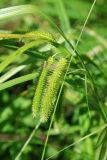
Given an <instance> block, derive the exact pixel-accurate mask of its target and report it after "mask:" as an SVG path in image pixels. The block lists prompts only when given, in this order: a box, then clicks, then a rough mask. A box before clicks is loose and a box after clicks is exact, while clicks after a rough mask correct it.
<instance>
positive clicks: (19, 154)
mask: <svg viewBox="0 0 107 160" xmlns="http://www.w3.org/2000/svg"><path fill="white" fill-rule="evenodd" d="M40 124H41V121H39V123H38V124H37V125H36V126H35V128H34V129H33V131H32V132H31V134H30V136H29V138H28V139H27V141H26V142H25V144H24V146H23V147H22V148H21V150H20V152H19V153H18V155H17V156H16V158H15V160H19V158H20V156H21V155H22V153H23V151H24V150H25V148H26V147H27V145H28V144H29V142H30V141H31V139H32V137H33V136H34V134H35V131H36V130H37V129H38V127H39V126H40Z"/></svg>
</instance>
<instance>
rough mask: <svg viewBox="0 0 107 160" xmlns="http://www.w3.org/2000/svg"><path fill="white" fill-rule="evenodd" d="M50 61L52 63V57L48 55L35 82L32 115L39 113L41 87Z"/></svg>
mask: <svg viewBox="0 0 107 160" xmlns="http://www.w3.org/2000/svg"><path fill="white" fill-rule="evenodd" d="M52 63H53V58H52V57H50V58H49V59H48V61H47V62H45V64H44V67H43V69H42V72H41V75H40V77H39V80H38V84H37V87H36V91H35V94H34V98H33V103H32V115H33V117H36V116H38V115H39V109H40V105H41V98H42V93H43V88H44V85H45V82H46V79H47V75H48V72H49V68H50V67H51V65H52Z"/></svg>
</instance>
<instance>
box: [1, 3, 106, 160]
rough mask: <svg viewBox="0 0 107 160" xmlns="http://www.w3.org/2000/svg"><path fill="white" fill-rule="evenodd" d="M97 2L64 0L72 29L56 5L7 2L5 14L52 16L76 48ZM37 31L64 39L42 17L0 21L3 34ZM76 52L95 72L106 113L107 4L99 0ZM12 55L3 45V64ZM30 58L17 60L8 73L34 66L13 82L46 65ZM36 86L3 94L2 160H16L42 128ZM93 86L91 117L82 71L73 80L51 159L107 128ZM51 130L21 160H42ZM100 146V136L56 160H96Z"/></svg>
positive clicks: (53, 139) (50, 145)
mask: <svg viewBox="0 0 107 160" xmlns="http://www.w3.org/2000/svg"><path fill="white" fill-rule="evenodd" d="M92 2H93V1H92V0H63V4H64V7H65V11H66V16H67V19H68V22H69V23H68V24H64V22H63V18H62V17H63V13H61V10H60V9H59V3H57V0H10V1H9V0H3V1H0V9H1V8H6V7H10V6H15V5H23V4H34V5H36V6H37V7H38V8H40V9H41V10H43V11H44V12H45V13H46V14H47V15H49V16H51V17H52V19H53V21H54V22H55V23H56V24H57V25H58V26H59V27H61V28H62V30H63V31H64V32H65V33H66V35H67V36H68V37H69V40H70V41H71V42H72V43H73V44H75V43H76V41H77V38H78V35H79V33H80V31H81V28H82V26H83V23H84V21H85V19H86V17H87V14H88V12H89V9H90V7H91V5H92ZM34 30H42V31H49V32H52V33H53V34H55V35H56V37H57V36H59V35H58V33H57V32H56V31H55V30H54V28H53V27H52V26H51V24H49V22H48V21H47V20H46V19H43V18H42V17H41V16H40V15H38V14H37V15H36V16H32V15H26V16H22V17H16V18H13V19H11V20H10V19H9V20H5V21H0V31H1V32H2V31H5V32H8V31H12V32H13V33H14V32H15V33H23V32H29V31H34ZM59 37H60V36H59ZM0 41H1V40H0ZM5 43H8V41H6V42H5V41H4V44H5ZM9 43H13V41H9ZM21 43H22V42H21ZM16 44H17V45H20V40H19V41H15V42H14V45H16ZM0 45H1V43H0ZM77 50H78V52H79V53H80V54H81V55H82V57H83V58H84V61H85V63H86V65H87V67H88V68H89V69H90V70H91V72H92V74H93V76H94V79H95V82H96V86H97V89H98V92H99V97H100V99H99V101H100V102H101V104H102V106H103V107H104V108H105V110H107V76H106V73H107V1H106V0H97V2H96V4H95V7H94V10H93V12H92V14H91V16H90V18H89V20H88V24H87V27H86V29H85V31H84V33H83V35H82V38H81V41H80V43H79V45H78V47H77ZM11 52H12V49H7V48H6V47H4V46H3V45H1V46H0V62H2V61H3V60H4V59H5V58H6V56H7V54H10V53H11ZM28 59H29V57H28V56H26V55H23V58H22V59H21V58H19V59H17V60H16V61H15V62H14V63H13V64H12V65H11V66H9V67H8V68H7V69H6V70H5V71H9V70H10V69H12V68H13V67H15V66H19V65H26V64H29V65H27V67H25V68H24V69H22V70H21V71H20V72H18V73H17V74H16V75H14V76H13V77H12V78H10V79H13V78H16V77H19V76H22V75H25V74H28V73H31V72H32V71H37V72H39V71H40V69H39V67H38V66H40V64H42V63H43V60H41V58H34V57H33V58H32V57H30V62H28ZM72 67H73V69H77V68H76V66H75V64H73V65H72ZM73 69H72V71H73ZM35 82H36V80H31V81H28V82H25V83H22V84H19V85H16V86H13V87H10V88H7V89H5V90H2V91H0V159H2V160H13V159H14V158H15V156H16V155H17V153H18V152H19V150H20V149H21V147H22V146H23V144H24V142H25V141H26V139H27V138H28V136H29V134H30V133H31V131H32V130H33V128H34V126H35V124H36V123H37V122H36V120H34V119H33V118H32V115H31V105H32V98H33V94H34V88H35ZM90 86H91V85H90V84H88V86H87V87H88V102H89V109H90V112H88V107H87V102H86V93H85V92H86V91H85V84H84V74H83V73H82V72H79V71H78V70H77V72H74V73H73V74H72V75H71V77H70V79H68V83H67V84H66V92H65V96H64V103H63V113H61V114H62V116H61V120H60V123H59V122H57V123H56V122H54V124H53V127H52V129H51V135H50V139H49V142H48V145H47V150H46V157H49V156H51V155H52V154H54V153H56V152H57V151H58V150H59V149H61V148H63V147H64V146H67V145H69V144H70V143H73V142H75V141H76V140H78V139H79V138H81V137H82V136H84V135H86V134H88V133H90V132H92V131H94V130H95V129H97V128H98V127H99V126H100V125H102V124H103V121H102V119H101V117H100V115H99V114H98V112H97V110H96V108H97V100H96V98H95V95H94V93H93V90H92V89H91V87H90ZM89 113H90V115H91V117H90V116H89ZM48 127H49V122H48V123H46V124H42V125H41V126H40V128H39V129H38V130H37V132H36V133H35V136H34V137H33V139H32V140H31V142H30V143H29V145H28V146H27V148H26V149H25V151H24V153H23V154H22V156H21V160H39V159H40V158H41V154H42V150H43V146H44V142H45V138H46V134H47V131H48ZM96 141H97V135H95V136H92V137H90V138H87V139H86V140H85V141H83V142H81V143H79V144H78V145H75V146H74V147H72V148H70V149H67V150H65V151H63V152H62V153H60V154H58V155H56V156H55V157H53V159H56V160H97V156H98V153H99V150H97V149H95V145H96Z"/></svg>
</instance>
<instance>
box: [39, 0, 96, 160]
mask: <svg viewBox="0 0 107 160" xmlns="http://www.w3.org/2000/svg"><path fill="white" fill-rule="evenodd" d="M95 2H96V0H94V2H93V3H92V6H91V8H90V11H89V13H88V16H87V18H86V20H85V22H84V25H83V28H82V31H81V33H80V35H79V38H78V40H77V43H76V44H77V45H78V43H79V41H80V38H81V36H82V33H83V31H84V29H85V26H86V24H87V21H88V19H89V17H90V14H91V12H92V9H93V7H94V5H95ZM64 37H65V36H64ZM65 38H66V37H65ZM66 40H67V42H68V43H69V44H70V46H71V47H72V44H71V43H70V42H69V41H68V39H66ZM77 45H76V46H75V48H74V47H73V50H74V52H75V51H76V48H77ZM72 58H73V56H72V55H71V57H70V60H69V63H68V66H67V69H66V72H65V75H64V79H63V82H62V85H61V87H60V90H59V94H58V98H57V101H56V104H55V108H54V111H53V114H52V118H51V122H50V125H49V129H48V133H47V137H46V141H45V144H44V148H43V153H42V157H41V160H44V156H45V151H46V146H47V143H48V139H49V135H50V129H51V126H52V123H53V120H54V115H55V112H56V108H57V104H58V101H59V97H60V94H61V91H62V88H63V85H64V80H65V78H66V75H67V73H68V70H69V67H70V64H71V62H72Z"/></svg>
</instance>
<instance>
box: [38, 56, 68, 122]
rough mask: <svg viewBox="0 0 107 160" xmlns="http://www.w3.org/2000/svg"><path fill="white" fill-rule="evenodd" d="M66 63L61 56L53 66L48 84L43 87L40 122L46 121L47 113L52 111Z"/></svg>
mask: <svg viewBox="0 0 107 160" xmlns="http://www.w3.org/2000/svg"><path fill="white" fill-rule="evenodd" d="M66 64H67V60H66V59H65V58H61V59H60V60H59V62H57V65H56V67H55V70H54V71H53V73H52V75H50V77H49V79H48V84H47V87H46V89H45V93H44V96H43V99H42V106H41V112H40V117H41V121H42V122H46V121H47V120H48V118H49V115H50V113H51V111H52V108H53V104H54V102H55V98H56V94H57V91H58V88H59V86H60V80H61V77H62V76H63V72H64V70H65V67H66Z"/></svg>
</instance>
